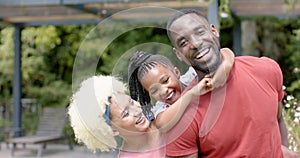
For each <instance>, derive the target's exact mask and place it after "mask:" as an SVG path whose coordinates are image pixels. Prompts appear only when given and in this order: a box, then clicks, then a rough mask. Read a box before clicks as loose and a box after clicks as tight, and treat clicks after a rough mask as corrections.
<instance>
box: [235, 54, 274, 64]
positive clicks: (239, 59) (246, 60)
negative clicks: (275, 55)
mask: <svg viewBox="0 0 300 158" xmlns="http://www.w3.org/2000/svg"><path fill="white" fill-rule="evenodd" d="M235 62H242V63H253V62H255V63H256V62H257V63H262V64H264V63H265V64H277V63H276V61H274V60H273V59H271V58H269V57H255V56H237V57H235Z"/></svg>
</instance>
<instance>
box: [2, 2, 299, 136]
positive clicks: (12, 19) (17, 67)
mask: <svg viewBox="0 0 300 158" xmlns="http://www.w3.org/2000/svg"><path fill="white" fill-rule="evenodd" d="M228 1H229V6H230V8H231V9H232V13H234V15H235V16H236V17H251V16H262V15H263V16H277V17H282V18H285V17H293V16H299V15H300V1H297V0H292V1H289V3H287V2H288V1H286V0H228ZM144 6H156V7H166V8H171V9H180V8H195V9H198V10H200V11H201V12H203V13H204V14H205V15H207V17H208V20H209V22H210V23H213V24H215V25H216V26H217V27H218V23H219V22H218V18H219V13H218V1H217V0H198V1H196V0H178V1H177V0H176V1H174V0H162V1H158V0H42V1H40V0H1V1H0V22H1V23H7V24H11V25H13V26H14V27H15V36H14V43H15V46H14V53H15V56H14V80H13V101H14V102H13V103H14V119H13V126H14V128H17V129H20V128H21V114H22V108H21V91H22V89H21V88H22V87H21V82H22V79H21V76H22V75H21V74H22V70H21V44H22V43H21V40H20V39H21V31H22V29H23V28H24V27H26V26H41V25H69V24H97V23H99V22H100V21H101V20H103V19H105V18H107V17H110V16H111V17H112V18H115V19H147V18H152V19H153V18H154V19H158V20H160V19H162V18H167V17H168V16H169V15H170V13H169V12H165V11H162V12H149V10H148V11H147V10H145V11H141V12H136V13H135V12H133V13H131V14H122V16H115V15H114V14H115V13H117V12H119V11H122V10H126V9H131V8H136V7H144ZM235 27H236V29H234V30H235V32H234V44H233V49H234V51H236V52H240V51H241V40H240V39H241V27H240V24H236V26H235ZM15 136H18V133H16V134H15Z"/></svg>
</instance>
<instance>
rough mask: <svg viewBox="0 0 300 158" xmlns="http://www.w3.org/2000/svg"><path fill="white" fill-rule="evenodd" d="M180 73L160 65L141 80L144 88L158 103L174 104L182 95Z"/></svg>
mask: <svg viewBox="0 0 300 158" xmlns="http://www.w3.org/2000/svg"><path fill="white" fill-rule="evenodd" d="M179 77H180V72H179V70H178V69H177V68H175V69H174V70H171V69H170V68H167V67H166V66H164V65H161V64H158V65H156V66H155V67H154V68H152V69H151V70H149V71H148V72H147V73H145V74H144V76H143V77H142V78H141V80H140V82H141V84H142V86H143V87H144V88H145V89H146V90H147V91H148V92H149V94H150V95H151V96H152V97H153V98H154V99H155V100H157V101H162V102H165V103H168V104H173V103H174V102H175V101H176V100H177V99H179V97H180V95H181V91H182V89H181V83H180V81H179Z"/></svg>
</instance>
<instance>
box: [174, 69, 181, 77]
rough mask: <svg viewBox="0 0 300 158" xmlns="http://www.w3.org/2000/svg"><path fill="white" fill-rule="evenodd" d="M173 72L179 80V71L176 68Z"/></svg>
mask: <svg viewBox="0 0 300 158" xmlns="http://www.w3.org/2000/svg"><path fill="white" fill-rule="evenodd" d="M174 72H175V75H176V77H177V78H178V79H179V78H180V70H179V69H178V68H177V67H174Z"/></svg>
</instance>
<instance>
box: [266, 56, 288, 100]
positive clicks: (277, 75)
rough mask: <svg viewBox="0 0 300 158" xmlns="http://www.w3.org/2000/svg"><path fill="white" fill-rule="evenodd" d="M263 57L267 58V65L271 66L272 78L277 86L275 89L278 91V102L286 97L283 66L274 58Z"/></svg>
mask: <svg viewBox="0 0 300 158" xmlns="http://www.w3.org/2000/svg"><path fill="white" fill-rule="evenodd" d="M261 59H263V60H265V61H266V62H267V65H269V66H270V70H271V72H270V73H271V74H270V76H269V77H270V79H271V80H272V83H273V85H274V86H275V89H276V90H277V92H278V102H280V101H281V100H282V98H283V97H284V91H283V75H282V71H281V68H280V66H279V64H278V63H277V62H276V61H274V60H273V59H270V58H267V57H262V58H261Z"/></svg>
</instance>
